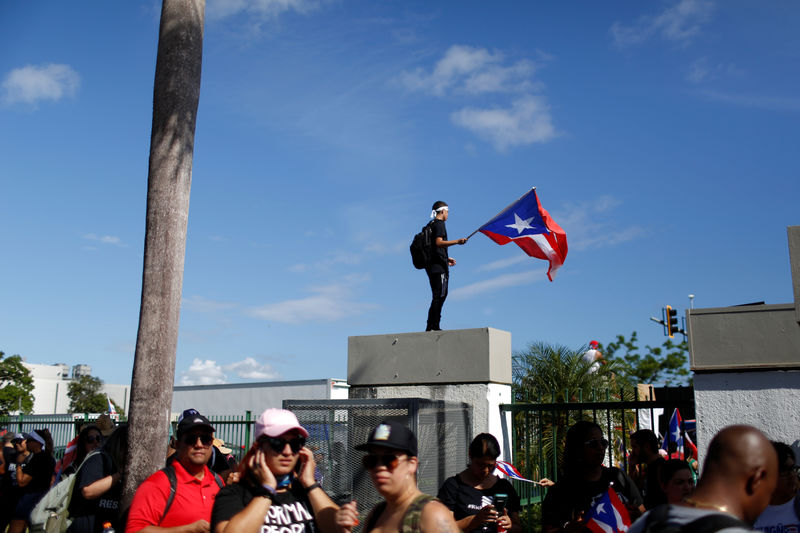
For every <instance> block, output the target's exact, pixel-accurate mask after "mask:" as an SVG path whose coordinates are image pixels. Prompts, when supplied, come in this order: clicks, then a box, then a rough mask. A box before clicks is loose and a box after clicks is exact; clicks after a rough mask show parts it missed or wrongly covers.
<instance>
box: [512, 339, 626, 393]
mask: <svg viewBox="0 0 800 533" xmlns="http://www.w3.org/2000/svg"><path fill="white" fill-rule="evenodd" d="M586 349H587V348H586V347H585V346H584V347H581V348H579V349H577V350H574V349H571V348H568V347H566V346H563V345H560V344H548V343H545V342H534V343H531V344H529V345H528V347H527V349H525V350H522V351H518V352H515V353H514V355H513V358H512V366H511V368H512V380H513V382H512V383H513V384H512V388H513V392H514V400H515V401H516V402H539V401H543V402H567V401H578V399H579V398H580V397H583V399H584V400H588V399H589V397H590V395H591V394H592V393H593V391H597V390H601V389H605V388H607V387H613V386H615V383H616V374H618V373H619V372H620V371H621V367H620V365H619V363H618V362H616V361H611V362H609V361H606V364H603V365H600V368H599V369H598V370H597V372H590V371H589V370H590V368H591V366H592V365H591V363H587V362H586V361H584V360H583V354H584V352H585V351H586Z"/></svg>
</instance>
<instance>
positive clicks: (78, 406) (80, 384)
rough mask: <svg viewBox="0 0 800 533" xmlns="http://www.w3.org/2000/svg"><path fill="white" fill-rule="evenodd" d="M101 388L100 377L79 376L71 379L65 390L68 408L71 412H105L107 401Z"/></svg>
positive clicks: (101, 381)
mask: <svg viewBox="0 0 800 533" xmlns="http://www.w3.org/2000/svg"><path fill="white" fill-rule="evenodd" d="M102 389H103V380H102V379H100V378H96V377H94V376H81V377H79V378H77V379H73V380H72V381H70V383H69V386H68V390H67V396H68V397H69V410H70V411H71V412H73V413H105V412H106V411H108V403H107V401H106V395H105V394H104V393H103V392H101V391H102Z"/></svg>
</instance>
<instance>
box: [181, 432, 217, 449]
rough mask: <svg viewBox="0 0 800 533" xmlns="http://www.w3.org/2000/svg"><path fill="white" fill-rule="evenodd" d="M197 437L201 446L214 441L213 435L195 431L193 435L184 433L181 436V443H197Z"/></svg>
mask: <svg viewBox="0 0 800 533" xmlns="http://www.w3.org/2000/svg"><path fill="white" fill-rule="evenodd" d="M197 439H200V443H201V444H202V445H203V446H208V445H209V444H211V443H212V442H214V437H212V436H211V435H209V434H208V433H195V434H194V435H186V436H185V437H183V439H181V440H183V443H184V444H187V445H189V446H194V445H195V444H196V443H197Z"/></svg>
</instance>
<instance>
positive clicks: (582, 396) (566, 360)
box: [511, 342, 633, 478]
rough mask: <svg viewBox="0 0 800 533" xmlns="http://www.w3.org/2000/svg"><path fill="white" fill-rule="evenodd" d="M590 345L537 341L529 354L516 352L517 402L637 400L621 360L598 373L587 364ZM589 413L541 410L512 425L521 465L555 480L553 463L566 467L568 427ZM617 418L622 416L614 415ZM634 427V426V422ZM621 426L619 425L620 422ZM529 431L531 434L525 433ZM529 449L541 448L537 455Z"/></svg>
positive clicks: (514, 392) (514, 387)
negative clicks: (563, 461) (623, 375)
mask: <svg viewBox="0 0 800 533" xmlns="http://www.w3.org/2000/svg"><path fill="white" fill-rule="evenodd" d="M586 349H587V347H585V346H584V347H581V348H578V349H572V348H568V347H566V346H563V345H558V344H548V343H545V342H534V343H531V344H529V345H528V347H527V348H526V349H525V350H522V351H518V352H515V353H514V355H513V359H512V386H511V387H512V395H513V396H514V402H515V403H545V404H547V403H570V402H580V401H584V402H588V401H606V400H607V399H610V400H620V399H623V398H621V394H622V391H624V392H625V398H624V399H626V400H630V399H633V388H632V387H630V385H629V384H628V383H627V381H625V380H624V379H622V380H621V379H620V375H621V371H622V370H623V369H622V367H621V365H620V363H619V362H618V361H605V364H601V365H600V366H599V368H598V369H597V370H596V371H594V372H592V371H591V367H592V363H588V362H586V361H584V360H583V354H584V352H585V351H586ZM586 415H587V413H581V412H580V411H579V410H569V409H546V410H542V411H538V414H537V415H536V416H537V417H538V418H536V419H535V420H532V419H531V418H530V417H529V414H526V413H524V412H520V413H516V414H515V416H516V417H528V418H526V419H525V420H524V421H523V420H522V419H519V420H517V421H516V422H517V423H514V424H512V427H514V431H515V439H514V442H515V443H516V446H517V448H516V450H515V455H514V457H515V462H516V463H517V466H518V467H523V468H524V470H525V471H527V473H528V474H529V475H530V476H533V477H534V478H539V477H543V476H553V475H554V474H555V472H554V471H553V469H552V468H551V465H553V464H560V458H561V457H562V455H563V448H564V436H565V435H566V432H567V428H569V427H570V426H571V425H572V424H574V423H575V422H577V421H578V420H580V419H582V418H585V417H586ZM611 416H612V417H614V418H615V419H616V418H618V417H619V416H620V415H619V414H618V413H615V414H612V415H611ZM628 422H629V423H631V422H632V420H631V421H628ZM615 425H616V423H615ZM525 428H527V430H526V429H525ZM523 450H540V452H541V453H539V452H534V453H533V455H530V454H526V453H525V452H524V451H523Z"/></svg>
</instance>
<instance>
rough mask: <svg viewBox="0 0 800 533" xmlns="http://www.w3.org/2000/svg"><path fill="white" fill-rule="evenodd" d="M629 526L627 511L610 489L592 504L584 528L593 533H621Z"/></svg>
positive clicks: (629, 519)
mask: <svg viewBox="0 0 800 533" xmlns="http://www.w3.org/2000/svg"><path fill="white" fill-rule="evenodd" d="M630 525H631V518H630V516H629V515H628V510H627V509H625V505H624V504H623V503H622V500H620V499H619V496H617V493H616V491H615V490H614V489H613V488H612V487H608V492H606V493H605V494H603V497H602V498H600V499H599V500H597V501H596V502H595V503H594V505H593V506H592V508H591V509H590V510H589V518H588V519H587V520H586V527H587V528H589V529H590V530H591V531H593V532H594V533H622V532H625V531H628V528H629V527H630Z"/></svg>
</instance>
